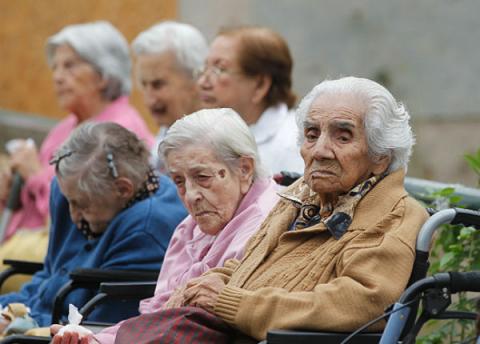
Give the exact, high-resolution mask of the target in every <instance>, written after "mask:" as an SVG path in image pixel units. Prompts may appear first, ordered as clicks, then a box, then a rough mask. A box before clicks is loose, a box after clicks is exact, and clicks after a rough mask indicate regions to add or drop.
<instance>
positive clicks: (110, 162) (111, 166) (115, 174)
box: [107, 153, 118, 178]
mask: <svg viewBox="0 0 480 344" xmlns="http://www.w3.org/2000/svg"><path fill="white" fill-rule="evenodd" d="M107 164H108V168H109V169H110V172H111V173H112V177H113V178H118V172H117V167H116V166H115V161H113V154H112V153H107Z"/></svg>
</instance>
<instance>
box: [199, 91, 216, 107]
mask: <svg viewBox="0 0 480 344" xmlns="http://www.w3.org/2000/svg"><path fill="white" fill-rule="evenodd" d="M200 100H201V101H202V102H203V103H205V104H209V105H215V104H216V103H217V98H215V97H213V96H210V95H208V94H201V93H200Z"/></svg>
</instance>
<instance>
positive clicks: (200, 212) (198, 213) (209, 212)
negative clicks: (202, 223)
mask: <svg viewBox="0 0 480 344" xmlns="http://www.w3.org/2000/svg"><path fill="white" fill-rule="evenodd" d="M210 215H213V211H208V210H202V211H198V212H196V213H195V217H202V216H210Z"/></svg>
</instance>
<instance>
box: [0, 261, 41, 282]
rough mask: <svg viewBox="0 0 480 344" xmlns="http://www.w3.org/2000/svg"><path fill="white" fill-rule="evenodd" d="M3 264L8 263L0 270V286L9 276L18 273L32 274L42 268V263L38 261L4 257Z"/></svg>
mask: <svg viewBox="0 0 480 344" xmlns="http://www.w3.org/2000/svg"><path fill="white" fill-rule="evenodd" d="M3 264H4V265H10V267H9V268H7V269H5V270H3V271H2V272H0V286H2V285H3V283H4V282H5V281H6V280H7V279H8V278H9V277H10V276H13V275H18V274H24V275H33V274H34V273H36V272H37V271H40V270H42V269H43V263H40V262H30V261H24V260H14V259H5V260H4V261H3Z"/></svg>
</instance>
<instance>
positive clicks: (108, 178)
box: [0, 122, 186, 332]
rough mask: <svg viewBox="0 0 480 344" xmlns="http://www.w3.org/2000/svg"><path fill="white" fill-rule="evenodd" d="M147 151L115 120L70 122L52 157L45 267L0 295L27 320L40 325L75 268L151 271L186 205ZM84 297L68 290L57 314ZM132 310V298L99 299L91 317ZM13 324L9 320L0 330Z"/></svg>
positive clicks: (158, 265)
mask: <svg viewBox="0 0 480 344" xmlns="http://www.w3.org/2000/svg"><path fill="white" fill-rule="evenodd" d="M149 157H150V154H149V150H148V149H147V148H146V146H145V145H144V144H143V143H142V142H141V141H140V140H139V139H138V138H137V137H136V135H135V134H133V133H132V132H130V131H128V130H127V129H125V128H123V127H122V126H120V125H118V124H115V123H111V122H107V123H86V124H84V125H82V126H81V127H79V128H78V129H76V130H75V131H74V132H73V133H72V135H71V136H70V138H69V139H68V140H67V142H66V143H64V144H63V146H62V147H61V148H60V150H59V151H58V153H57V154H56V156H55V158H54V160H53V161H52V164H53V167H54V168H55V171H56V176H57V178H56V179H54V181H53V182H52V192H51V195H50V205H51V208H50V209H51V218H52V224H51V229H50V243H49V248H48V252H47V256H46V259H45V266H44V268H43V270H42V271H40V272H38V273H36V274H35V275H34V277H33V279H32V281H31V282H29V283H27V284H25V285H24V286H23V287H22V289H21V290H20V291H19V292H18V293H10V294H6V295H3V296H0V304H2V305H4V306H5V305H8V304H12V303H19V302H20V303H23V304H25V305H26V306H27V307H29V308H30V316H31V318H33V320H34V321H31V323H32V326H34V325H38V326H47V325H50V322H51V317H52V308H53V303H54V302H53V301H54V298H55V295H56V293H57V292H58V290H59V289H60V287H62V286H63V285H64V284H65V283H66V282H67V281H68V280H69V273H70V272H72V271H73V270H75V269H78V268H102V269H110V270H115V269H118V270H150V271H158V270H159V269H160V268H161V266H162V261H163V258H164V255H165V251H166V249H167V246H168V243H169V241H170V237H171V235H172V233H173V230H174V229H175V228H176V226H177V225H178V224H179V223H180V222H181V221H182V220H183V218H184V217H185V216H186V211H185V208H184V207H183V205H182V203H181V201H180V199H179V197H178V195H177V193H176V190H175V186H174V184H173V183H172V182H171V181H170V179H168V178H167V177H165V176H161V177H159V176H158V175H157V174H156V173H155V172H154V171H153V170H152V169H151V167H150V165H149ZM91 296H92V294H91V293H89V292H87V291H85V290H78V291H74V292H72V293H71V294H69V296H68V297H67V298H66V300H65V304H64V309H63V311H64V314H66V312H67V310H68V304H70V303H71V304H74V305H76V306H78V307H80V306H82V305H83V304H84V303H85V302H86V301H87V300H88V299H89V297H91ZM135 313H136V305H135V304H134V303H115V304H106V305H102V306H101V307H100V308H99V309H96V310H95V312H94V314H92V318H91V319H93V320H95V319H100V318H102V317H103V319H105V318H107V319H109V320H114V321H115V320H120V319H122V318H125V317H128V316H132V315H134V314H135ZM7 320H9V319H7ZM6 324H8V321H6ZM16 325H18V324H16V323H15V321H13V322H12V323H11V324H9V327H8V328H7V329H6V331H7V332H9V331H10V330H11V327H15V326H16Z"/></svg>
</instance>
